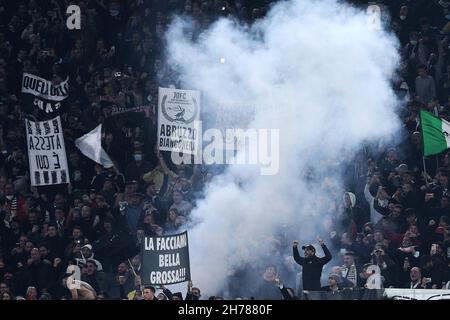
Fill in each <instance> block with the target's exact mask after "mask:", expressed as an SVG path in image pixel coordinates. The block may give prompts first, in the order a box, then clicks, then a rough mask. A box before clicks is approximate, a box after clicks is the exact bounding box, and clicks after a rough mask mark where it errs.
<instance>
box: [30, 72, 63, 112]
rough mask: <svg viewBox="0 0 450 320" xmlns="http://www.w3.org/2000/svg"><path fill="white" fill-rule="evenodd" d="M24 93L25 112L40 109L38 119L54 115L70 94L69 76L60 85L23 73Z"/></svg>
mask: <svg viewBox="0 0 450 320" xmlns="http://www.w3.org/2000/svg"><path fill="white" fill-rule="evenodd" d="M22 93H24V98H25V99H24V100H25V101H24V102H25V103H24V112H25V113H27V114H34V112H35V111H36V110H37V111H38V119H42V118H48V117H49V115H50V116H52V117H54V116H55V114H56V112H57V111H58V110H60V109H61V108H62V104H63V101H64V100H65V99H66V98H67V97H68V96H69V78H66V80H64V81H63V82H61V83H60V84H58V85H55V84H53V83H52V82H51V81H49V80H46V79H43V78H41V77H38V76H35V75H33V74H30V73H23V76H22Z"/></svg>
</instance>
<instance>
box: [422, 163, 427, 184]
mask: <svg viewBox="0 0 450 320" xmlns="http://www.w3.org/2000/svg"><path fill="white" fill-rule="evenodd" d="M422 161H423V172H424V174H425V184H426V186H427V188H428V173H427V166H426V165H425V156H422Z"/></svg>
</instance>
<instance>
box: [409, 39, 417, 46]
mask: <svg viewBox="0 0 450 320" xmlns="http://www.w3.org/2000/svg"><path fill="white" fill-rule="evenodd" d="M409 43H411V44H412V45H413V46H415V45H416V44H417V40H410V41H409Z"/></svg>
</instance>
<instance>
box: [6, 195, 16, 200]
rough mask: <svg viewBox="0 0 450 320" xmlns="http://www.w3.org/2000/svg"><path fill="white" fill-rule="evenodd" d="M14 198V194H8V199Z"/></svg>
mask: <svg viewBox="0 0 450 320" xmlns="http://www.w3.org/2000/svg"><path fill="white" fill-rule="evenodd" d="M13 198H14V196H13V195H8V196H6V199H8V200H12V199H13Z"/></svg>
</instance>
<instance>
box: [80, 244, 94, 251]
mask: <svg viewBox="0 0 450 320" xmlns="http://www.w3.org/2000/svg"><path fill="white" fill-rule="evenodd" d="M84 248H88V249H89V250H92V246H91V245H90V244H85V245H84V246H82V247H81V249H84Z"/></svg>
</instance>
